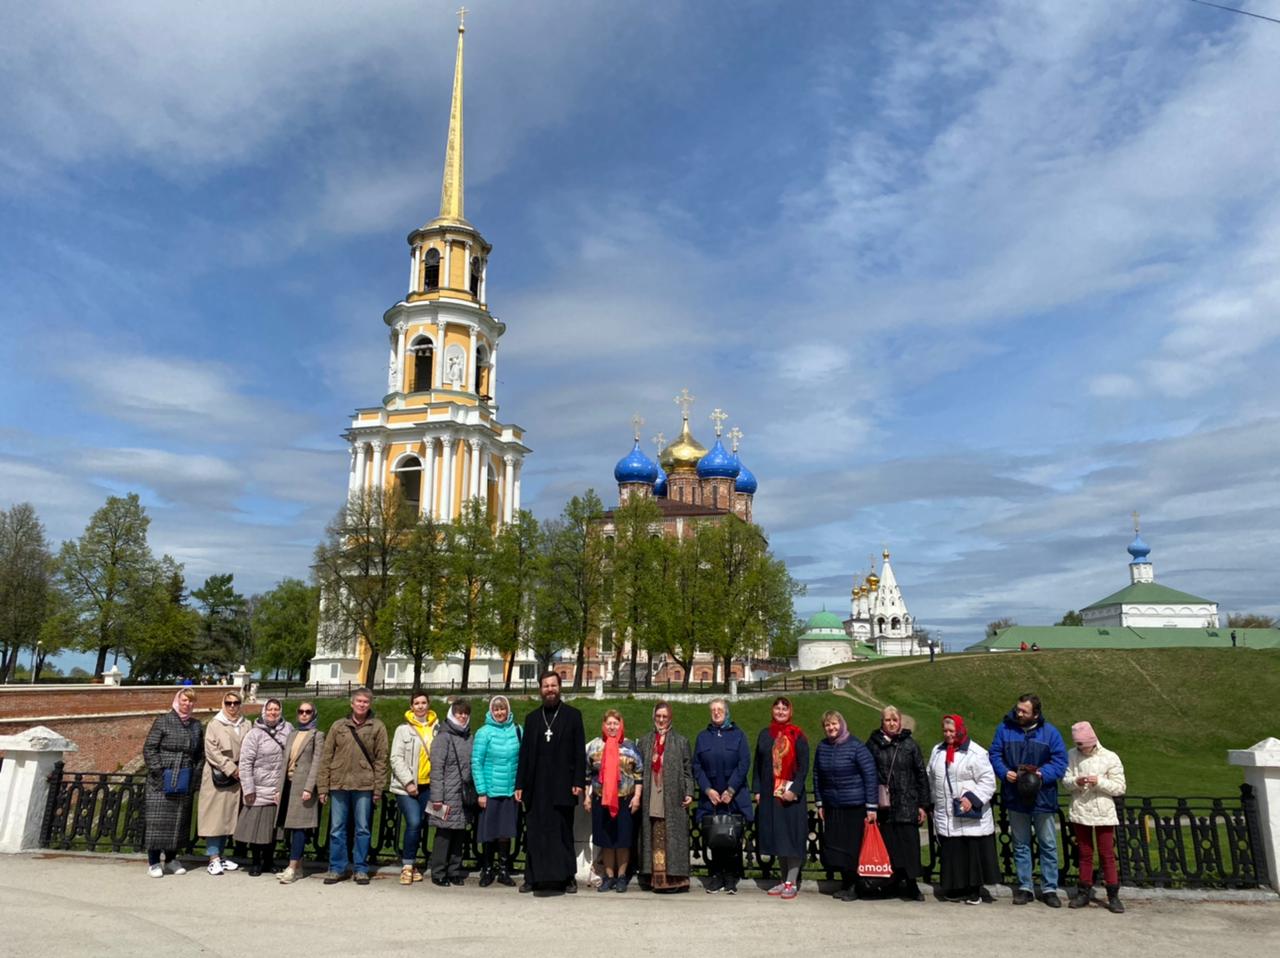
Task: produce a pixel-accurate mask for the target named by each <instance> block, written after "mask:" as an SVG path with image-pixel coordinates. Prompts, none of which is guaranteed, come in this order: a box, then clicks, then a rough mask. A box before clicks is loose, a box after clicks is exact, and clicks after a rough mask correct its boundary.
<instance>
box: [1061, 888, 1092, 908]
mask: <svg viewBox="0 0 1280 958" xmlns="http://www.w3.org/2000/svg"><path fill="white" fill-rule="evenodd" d="M1092 900H1093V889H1092V888H1086V887H1085V886H1084V885H1081V886H1080V887H1079V888H1077V889H1076V893H1075V894H1074V895H1072V896H1071V901H1069V902H1067V907H1068V908H1084V907H1086V906H1087V905H1088V904H1089V902H1090V901H1092Z"/></svg>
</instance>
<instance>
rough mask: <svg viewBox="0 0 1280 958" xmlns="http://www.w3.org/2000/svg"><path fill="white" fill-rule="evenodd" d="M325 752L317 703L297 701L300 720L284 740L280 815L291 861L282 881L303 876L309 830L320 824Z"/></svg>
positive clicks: (280, 824) (284, 883)
mask: <svg viewBox="0 0 1280 958" xmlns="http://www.w3.org/2000/svg"><path fill="white" fill-rule="evenodd" d="M323 752H324V732H322V731H320V730H319V729H318V728H316V707H315V705H314V704H313V703H311V702H300V703H298V721H297V722H296V723H294V726H293V731H292V732H290V733H289V737H288V739H286V740H285V743H284V758H285V785H284V795H283V796H282V797H281V799H280V819H279V821H278V822H277V824H278V825H279V826H280V827H281V828H283V829H285V831H286V833H287V835H288V840H289V865H288V867H286V868H285V870H284V871H282V872H281V873H280V876H279V877H280V883H281V884H283V885H288V884H289V883H290V882H293V881H297V880H298V879H299V878H301V877H302V853H303V851H304V850H305V849H306V847H307V832H309V831H314V830H315V828H316V827H317V826H319V824H320V804H319V801H318V800H317V796H316V773H317V772H318V771H319V770H320V756H321V755H322V754H323Z"/></svg>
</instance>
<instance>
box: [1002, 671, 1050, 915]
mask: <svg viewBox="0 0 1280 958" xmlns="http://www.w3.org/2000/svg"><path fill="white" fill-rule="evenodd" d="M991 767H992V768H993V769H995V773H996V778H998V779H1000V780H1001V782H1002V783H1003V787H1002V790H1001V801H1002V802H1004V806H1005V808H1006V809H1007V810H1008V812H1009V825H1010V827H1011V829H1012V831H1013V862H1014V865H1015V867H1016V868H1017V870H1018V890H1017V891H1015V892H1014V893H1013V903H1014V904H1015V905H1025V904H1027V903H1028V902H1030V901H1031V900H1032V899H1033V898H1034V897H1035V891H1034V887H1035V886H1034V885H1032V883H1031V829H1032V826H1034V827H1035V832H1036V844H1037V845H1039V846H1040V877H1041V879H1043V886H1042V887H1043V891H1044V903H1045V904H1046V905H1048V906H1049V907H1050V908H1061V907H1062V900H1061V899H1060V898H1059V897H1058V780H1059V779H1061V778H1062V776H1063V775H1065V774H1066V772H1067V746H1066V744H1065V743H1064V742H1063V741H1062V735H1061V733H1059V732H1058V730H1057V729H1056V728H1054V727H1053V726H1052V725H1050V724H1049V723H1048V722H1046V721H1045V720H1044V715H1043V714H1042V713H1041V711H1040V697H1039V696H1038V695H1029V694H1028V695H1023V696H1022V697H1021V698H1019V699H1018V704H1017V705H1015V706H1014V707H1013V710H1012V711H1010V712H1009V714H1008V715H1006V716H1005V717H1004V721H1003V722H1001V723H1000V727H999V728H997V729H996V734H995V738H993V739H992V740H991ZM1019 772H1022V780H1021V781H1019V775H1018V773H1019Z"/></svg>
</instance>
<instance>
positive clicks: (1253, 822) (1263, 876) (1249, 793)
mask: <svg viewBox="0 0 1280 958" xmlns="http://www.w3.org/2000/svg"><path fill="white" fill-rule="evenodd" d="M1240 810H1241V811H1243V812H1244V823H1245V827H1246V828H1247V829H1248V830H1249V847H1250V850H1251V851H1252V852H1253V869H1254V874H1255V875H1256V876H1257V878H1258V884H1259V885H1269V884H1271V877H1272V876H1271V875H1270V873H1269V871H1268V869H1267V848H1266V846H1265V845H1264V844H1263V843H1262V822H1261V821H1260V820H1259V818H1258V796H1257V795H1255V794H1254V793H1253V786H1252V785H1250V784H1249V783H1248V782H1243V783H1241V785H1240Z"/></svg>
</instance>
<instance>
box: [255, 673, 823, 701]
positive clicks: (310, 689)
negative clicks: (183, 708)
mask: <svg viewBox="0 0 1280 958" xmlns="http://www.w3.org/2000/svg"><path fill="white" fill-rule="evenodd" d="M360 687H361V686H360V683H359V682H333V683H326V682H309V683H307V682H276V681H266V682H260V683H258V701H263V700H264V699H266V697H267V696H273V697H275V698H279V699H288V698H298V697H301V696H306V697H307V698H320V699H342V698H350V697H351V694H352V693H353V692H354V691H355V690H356V689H358V688H360ZM831 687H832V685H831V677H830V676H827V675H817V676H794V675H793V676H785V675H780V676H776V677H769V678H761V679H754V680H752V681H750V682H746V681H739V682H738V693H739V694H743V693H747V692H762V693H763V692H825V691H828V690H830V689H831ZM423 688H424V689H425V691H427V692H430V693H431V694H432V695H452V694H454V693H468V694H478V693H481V692H511V693H516V694H520V695H537V694H538V680H537V679H512V680H511V688H510V689H508V688H506V686H505V683H504V682H502V681H501V680H498V681H494V680H492V679H484V680H480V681H476V680H472V681H470V682H468V683H467V687H466V688H465V689H464V688H463V687H462V685H461V683H459V682H456V681H453V680H450V681H449V683H448V684H447V685H445V684H440V683H436V684H431V683H424V686H423ZM604 689H605V692H606V693H616V694H627V693H629V692H630V685H629V684H628V683H627V682H619V683H616V684H615V683H614V682H612V681H607V682H605V684H604ZM411 690H412V687H411V686H409V685H403V684H397V685H375V686H372V688H371V691H372V692H373V693H374V695H390V696H404V695H408V694H409V692H410V691H411ZM563 690H564V692H566V693H573V694H574V695H582V694H586V693H590V692H594V691H595V684H594V683H592V682H587V683H584V684H582V685H572V684H570V683H568V682H566V683H565V684H564V687H563ZM724 690H725V688H724V683H723V682H709V681H706V680H701V681H699V680H695V679H690V680H689V684H688V685H687V686H686V685H685V684H684V682H683V681H681V680H678V679H676V680H673V679H666V680H664V681H661V682H651V683H649V684H648V685H646V684H644V683H643V682H637V683H636V691H637V692H665V693H669V694H670V693H681V694H701V695H723V694H724Z"/></svg>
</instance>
